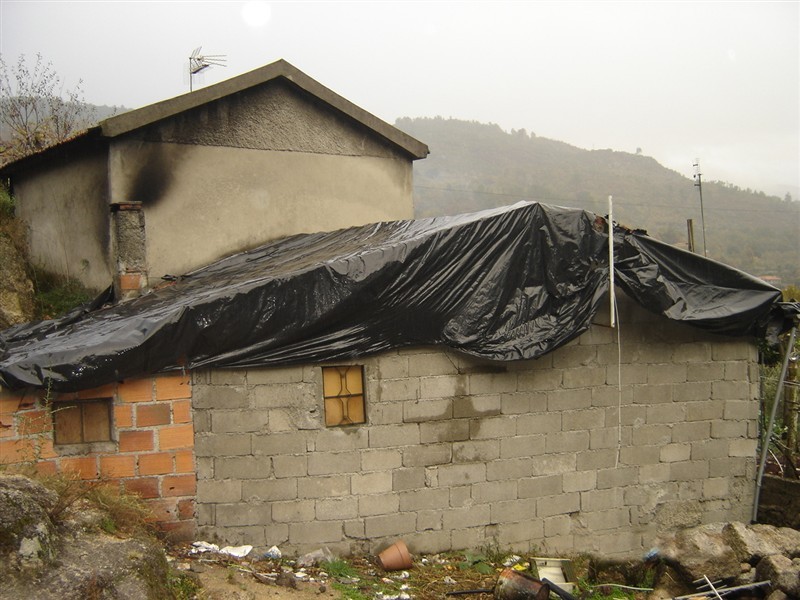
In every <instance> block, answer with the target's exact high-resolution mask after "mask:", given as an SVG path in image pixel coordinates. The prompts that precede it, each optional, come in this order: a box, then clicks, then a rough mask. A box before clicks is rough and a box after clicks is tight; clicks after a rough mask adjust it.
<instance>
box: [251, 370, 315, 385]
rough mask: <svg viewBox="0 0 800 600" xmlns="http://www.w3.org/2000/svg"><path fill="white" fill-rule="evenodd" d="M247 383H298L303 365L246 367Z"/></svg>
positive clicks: (301, 375)
mask: <svg viewBox="0 0 800 600" xmlns="http://www.w3.org/2000/svg"><path fill="white" fill-rule="evenodd" d="M246 373H247V384H248V385H273V384H276V383H300V382H301V381H303V367H301V366H300V367H263V368H252V369H247V371H246Z"/></svg>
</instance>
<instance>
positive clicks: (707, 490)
mask: <svg viewBox="0 0 800 600" xmlns="http://www.w3.org/2000/svg"><path fill="white" fill-rule="evenodd" d="M729 494H730V479H729V478H727V477H714V478H712V479H706V480H705V481H704V482H703V498H704V499H706V500H711V499H716V498H727V497H728V496H729Z"/></svg>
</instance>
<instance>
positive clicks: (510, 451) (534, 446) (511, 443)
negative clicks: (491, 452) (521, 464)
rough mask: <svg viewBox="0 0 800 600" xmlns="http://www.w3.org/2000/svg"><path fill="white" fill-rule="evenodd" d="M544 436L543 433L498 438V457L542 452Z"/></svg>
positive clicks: (533, 454)
mask: <svg viewBox="0 0 800 600" xmlns="http://www.w3.org/2000/svg"><path fill="white" fill-rule="evenodd" d="M545 438H546V436H545V435H544V434H539V435H518V436H516V437H513V438H503V439H501V440H500V458H520V457H524V456H528V457H530V456H539V455H541V454H544V451H545V449H544V444H545Z"/></svg>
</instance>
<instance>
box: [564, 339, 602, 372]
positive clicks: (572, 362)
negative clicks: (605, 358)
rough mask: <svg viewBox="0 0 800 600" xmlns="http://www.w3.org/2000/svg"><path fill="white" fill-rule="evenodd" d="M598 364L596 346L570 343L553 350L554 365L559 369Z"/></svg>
mask: <svg viewBox="0 0 800 600" xmlns="http://www.w3.org/2000/svg"><path fill="white" fill-rule="evenodd" d="M595 364H597V349H596V347H594V346H579V345H575V344H569V345H566V346H563V347H561V348H559V349H558V350H556V351H555V352H553V366H554V367H555V368H557V369H566V368H569V367H588V366H591V365H595Z"/></svg>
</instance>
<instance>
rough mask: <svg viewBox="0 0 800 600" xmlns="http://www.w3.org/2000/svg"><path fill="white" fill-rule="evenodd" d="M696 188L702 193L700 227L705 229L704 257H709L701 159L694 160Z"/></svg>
mask: <svg viewBox="0 0 800 600" xmlns="http://www.w3.org/2000/svg"><path fill="white" fill-rule="evenodd" d="M693 166H694V180H695V181H694V187H696V188H697V190H698V191H699V192H700V226H701V227H702V229H703V256H706V257H707V256H708V252H706V215H705V212H704V210H703V174H702V173H701V172H700V159H699V158H695V159H694V165H693Z"/></svg>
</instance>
